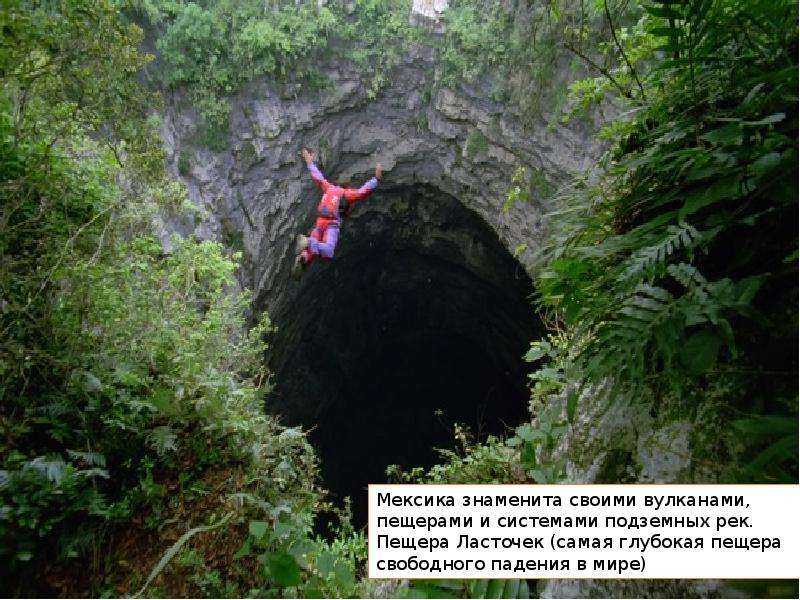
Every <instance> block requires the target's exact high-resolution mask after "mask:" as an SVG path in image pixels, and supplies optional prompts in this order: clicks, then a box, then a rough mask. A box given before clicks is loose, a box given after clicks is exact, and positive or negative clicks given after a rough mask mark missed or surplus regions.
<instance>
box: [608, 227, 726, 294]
mask: <svg viewBox="0 0 800 600" xmlns="http://www.w3.org/2000/svg"><path fill="white" fill-rule="evenodd" d="M716 233H717V230H716V229H712V230H710V231H707V232H700V231H698V230H697V229H695V228H694V227H692V226H691V225H689V224H688V223H680V224H678V225H669V226H668V227H667V235H666V237H665V238H663V239H661V240H659V241H658V242H657V243H655V244H651V245H649V246H645V247H644V248H640V249H639V250H637V251H635V252H634V253H633V254H631V256H630V257H629V258H628V260H627V261H626V262H625V264H624V266H623V269H622V274H621V275H620V280H623V281H627V280H631V279H635V278H642V277H647V278H648V279H652V278H653V277H655V276H656V275H658V274H659V272H660V271H661V269H663V266H664V265H665V264H666V263H667V261H668V260H669V258H670V257H671V256H673V255H675V254H676V253H678V252H680V251H683V252H690V251H691V250H693V249H694V248H696V247H697V246H698V245H699V244H700V243H701V242H703V241H705V240H708V239H710V238H711V237H713V236H714V235H715V234H716Z"/></svg>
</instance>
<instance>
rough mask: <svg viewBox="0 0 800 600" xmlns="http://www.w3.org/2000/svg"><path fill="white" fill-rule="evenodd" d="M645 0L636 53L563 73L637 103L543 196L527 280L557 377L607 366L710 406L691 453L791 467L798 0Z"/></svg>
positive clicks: (627, 379)
mask: <svg viewBox="0 0 800 600" xmlns="http://www.w3.org/2000/svg"><path fill="white" fill-rule="evenodd" d="M645 10H646V12H647V16H646V17H645V18H643V19H642V20H641V21H640V23H639V25H638V29H639V30H640V31H639V33H638V34H637V35H638V36H639V37H640V38H641V37H647V38H648V41H647V42H646V43H645V44H644V47H646V48H652V49H653V51H652V52H651V54H650V55H649V56H647V55H640V56H639V57H638V59H637V60H636V61H633V59H632V58H631V57H626V58H624V57H622V56H620V59H619V63H618V64H619V65H620V66H618V67H617V69H616V70H614V71H613V72H611V73H610V74H609V75H608V76H605V75H602V76H601V77H600V78H598V80H596V81H595V82H594V83H592V84H590V85H576V86H574V87H573V91H574V92H575V93H576V95H578V96H580V95H582V94H583V93H584V90H586V89H592V90H600V91H601V92H602V93H601V95H602V96H605V95H606V94H613V93H615V92H616V93H617V98H615V101H617V102H623V103H625V104H627V105H628V106H629V107H632V108H634V109H635V110H630V111H628V112H627V113H626V114H627V115H629V117H628V118H619V119H617V120H615V121H614V122H613V123H611V125H609V126H608V127H607V128H606V130H605V131H604V135H605V137H606V138H607V139H608V140H610V141H611V142H613V144H612V147H611V149H610V150H609V152H608V154H607V155H606V157H605V159H604V162H603V167H602V169H601V171H600V172H599V174H598V175H597V177H596V178H594V179H586V180H584V181H581V182H579V183H578V184H576V185H575V186H574V187H572V188H571V189H569V190H567V191H566V192H564V193H562V194H560V195H559V196H558V197H557V198H556V199H555V200H554V202H553V204H554V206H556V207H557V208H556V210H555V211H554V212H553V213H552V214H551V215H550V217H549V227H550V230H551V232H552V236H551V239H550V241H549V244H548V247H547V249H546V256H547V259H548V263H547V267H546V268H545V269H544V271H543V272H542V273H541V275H540V276H539V278H538V284H539V290H540V293H541V306H542V308H543V309H545V310H546V311H548V312H549V313H550V314H551V315H552V318H553V323H554V325H555V326H557V327H558V328H560V329H562V330H563V331H565V332H566V335H567V337H568V340H569V341H568V344H566V345H565V348H564V350H563V351H562V352H561V353H559V359H560V361H561V365H560V370H559V373H560V377H561V378H562V379H563V380H564V381H580V382H584V383H600V382H603V381H608V380H611V381H613V382H614V385H615V387H616V389H617V391H619V392H620V393H625V392H629V393H630V392H632V393H635V394H637V395H639V396H646V397H652V398H654V399H655V401H656V402H658V403H660V404H661V405H662V408H663V410H677V411H678V412H679V413H682V414H685V415H696V414H699V413H698V411H700V410H701V409H700V407H702V406H707V405H708V404H709V403H711V404H714V406H715V410H716V411H718V412H719V413H720V418H722V422H724V423H727V424H728V425H727V427H723V428H721V429H719V430H718V436H717V439H716V441H715V443H713V444H711V446H710V447H709V448H706V451H707V452H712V453H718V452H723V453H726V454H727V455H728V456H729V457H741V458H742V460H744V461H745V462H744V463H743V464H744V465H745V466H744V467H742V468H739V469H738V470H737V474H736V477H737V478H739V479H742V480H745V481H794V480H796V478H797V453H796V450H797V448H796V441H797V390H796V378H797V363H796V353H795V351H794V347H795V345H796V335H797V311H796V308H797V307H796V278H797V237H796V233H797V231H796V226H797V221H796V213H797V143H796V141H797V109H796V101H795V91H796V90H795V86H796V83H797V64H796V58H795V56H794V50H793V49H794V48H796V47H797V32H796V29H795V28H794V26H793V25H791V26H790V25H789V23H792V22H793V19H794V18H795V17H796V6H794V5H793V4H792V3H786V2H769V3H767V2H760V1H758V0H755V1H752V2H747V3H741V2H736V3H733V2H723V1H714V2H712V1H706V0H693V1H690V2H685V3H662V4H658V5H655V6H645ZM755 23H757V24H758V26H757V27H755V29H752V28H751V27H750V26H749V25H747V24H750V25H753V24H755ZM634 63H638V64H642V63H644V64H652V68H649V69H645V70H643V72H642V73H640V74H638V75H637V74H636V73H635V71H632V70H631V68H632V67H634ZM621 71H625V73H626V77H625V79H624V80H623V78H622V77H620V76H618V75H617V73H619V72H621ZM612 79H615V81H614V82H612V81H611V80H612ZM622 92H624V93H622ZM593 94H594V92H593ZM744 240H746V242H744V243H743V241H744ZM540 373H541V371H540ZM714 422H715V425H716V426H718V425H719V422H718V421H716V420H715V421H714ZM766 423H770V424H771V426H770V431H771V433H770V434H768V435H764V436H761V435H758V434H757V432H759V431H761V432H764V433H765V431H766ZM731 428H734V429H735V430H738V431H740V432H747V433H748V435H747V440H748V442H747V443H746V444H744V445H742V443H741V439H739V440H738V441H734V440H732V439H730V438H727V439H726V435H725V432H726V431H730V430H731Z"/></svg>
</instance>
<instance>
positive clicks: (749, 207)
mask: <svg viewBox="0 0 800 600" xmlns="http://www.w3.org/2000/svg"><path fill="white" fill-rule="evenodd" d="M408 4H409V3H408V2H405V1H404V2H396V3H395V2H388V1H387V0H357V1H356V2H355V5H354V7H353V10H352V12H350V11H348V9H347V8H346V6H344V5H342V4H339V3H332V4H331V6H322V7H320V6H318V4H317V3H310V2H302V3H299V4H298V3H294V2H292V3H289V2H282V1H275V2H261V1H259V2H255V1H251V0H243V1H241V2H196V3H193V2H189V3H183V2H177V1H173V0H127V1H126V2H124V3H112V2H111V1H110V0H108V1H106V0H102V1H98V0H72V1H70V2H62V3H44V4H40V3H31V2H27V1H26V0H12V1H9V2H6V3H4V4H3V7H2V11H1V12H0V19H1V20H2V25H3V33H4V43H3V45H2V48H0V73H1V74H2V83H3V86H2V90H1V91H0V199H1V200H2V202H1V204H0V234H1V235H0V251H1V254H0V256H2V262H0V265H2V268H0V327H2V337H0V431H1V432H2V436H0V461H1V462H2V465H0V579H1V580H2V581H3V583H4V584H6V588H7V589H9V590H11V591H12V592H14V593H22V592H24V593H31V591H32V588H31V585H36V586H38V588H37V589H36V590H34V591H39V592H42V593H52V592H53V591H54V590H59V591H60V592H61V593H62V595H76V594H78V593H80V594H85V593H92V594H94V595H100V594H106V595H119V594H122V593H131V594H132V593H135V592H137V591H139V593H140V595H149V596H160V595H170V594H171V595H204V596H243V595H248V594H249V595H256V596H261V597H277V596H281V595H283V596H306V597H319V596H346V597H352V596H359V595H372V593H373V592H374V591H375V588H374V586H375V584H371V583H370V582H369V581H365V580H363V577H362V575H363V572H364V562H365V559H366V543H365V538H364V534H363V532H360V531H356V530H354V529H353V527H352V525H351V522H350V515H349V508H348V506H345V507H344V508H335V507H332V506H330V505H329V504H327V503H326V502H325V496H324V493H323V491H322V490H321V489H320V488H319V487H318V481H317V459H316V457H315V455H314V452H313V449H312V448H311V446H310V445H309V443H308V441H307V439H306V436H305V435H304V433H303V432H301V431H299V430H298V429H294V428H286V427H283V426H281V425H280V424H279V423H278V422H276V421H275V420H274V419H273V418H271V417H268V416H266V415H265V414H264V413H263V398H264V395H265V393H266V392H267V391H268V389H269V385H268V380H269V376H268V373H266V372H265V370H264V368H263V364H262V362H263V361H262V355H263V352H264V350H265V344H264V334H265V333H266V332H268V331H269V329H270V323H269V320H268V319H267V318H266V317H262V319H261V320H260V321H258V322H256V323H252V322H248V321H247V318H246V315H248V311H249V308H250V303H251V297H250V295H249V292H247V291H246V290H245V291H239V287H238V284H237V281H236V277H235V275H236V271H237V268H238V263H239V261H240V260H241V255H240V254H239V253H238V252H232V251H230V250H226V249H225V248H224V247H223V245H221V244H218V243H214V242H199V241H197V240H195V239H193V238H181V237H178V236H175V237H173V238H171V239H169V240H166V239H159V238H158V237H157V235H156V232H155V229H154V227H153V220H154V218H155V217H156V216H158V215H163V214H172V213H179V212H182V211H185V210H190V209H189V207H188V206H187V205H186V197H185V192H184V190H183V188H182V187H181V186H180V185H179V184H177V183H176V182H174V181H171V180H169V179H168V178H167V176H166V174H165V171H164V164H163V163H164V156H163V153H162V151H161V148H160V141H159V139H158V135H157V127H158V120H157V118H155V117H149V118H148V117H147V116H146V115H147V114H148V113H149V112H151V111H152V109H153V108H157V107H158V106H159V100H158V97H157V96H155V95H153V94H152V93H150V92H148V91H147V90H146V89H145V88H143V87H142V86H140V85H139V83H138V80H137V78H138V77H139V76H140V75H141V74H142V73H143V72H149V73H151V74H152V73H153V69H152V63H151V59H152V57H150V56H148V55H145V54H143V53H141V52H140V51H139V50H137V48H139V47H140V46H141V45H142V44H143V39H144V33H143V31H142V29H140V28H139V27H138V26H136V25H134V24H132V23H130V22H127V23H126V22H125V21H124V20H120V16H119V12H118V10H117V8H118V7H120V6H122V8H124V9H125V14H127V15H128V16H131V15H133V16H134V17H135V20H139V21H141V22H142V23H143V24H144V25H145V26H146V27H147V29H148V31H149V33H152V34H153V37H154V38H155V39H156V42H155V47H156V49H157V51H158V53H159V59H158V61H159V63H158V68H157V69H155V73H156V74H157V77H158V78H159V81H160V84H161V85H163V86H164V87H165V88H167V89H171V90H174V91H177V92H180V93H183V94H185V95H186V99H187V101H188V102H189V103H190V104H191V105H192V106H193V107H194V108H195V109H196V110H197V111H198V112H199V113H200V115H201V116H202V117H203V125H202V128H201V130H200V131H198V132H197V140H199V141H201V142H203V143H205V144H207V145H209V146H211V147H214V148H223V147H226V145H227V133H226V129H227V120H228V116H229V105H228V98H229V96H231V95H233V94H235V93H237V92H238V91H239V90H240V89H241V87H242V85H243V84H244V83H245V82H247V81H250V80H252V79H255V78H259V77H269V78H270V81H275V82H282V83H287V84H288V83H291V82H296V81H306V82H308V81H316V82H318V83H321V82H322V79H321V76H320V74H319V73H318V71H317V61H319V60H321V58H320V57H321V56H322V54H324V53H325V52H328V51H330V52H331V53H335V54H336V55H338V56H344V57H345V58H347V59H348V60H352V61H353V62H354V63H355V64H356V65H358V66H359V67H361V68H362V69H363V71H364V72H365V75H364V77H365V83H366V85H367V87H368V95H369V96H370V97H375V95H376V94H377V93H379V91H380V90H381V89H382V87H383V86H384V85H385V83H386V81H387V80H388V73H389V71H390V69H392V68H393V67H394V66H396V65H397V64H398V62H399V61H400V59H401V57H402V56H403V51H404V49H405V48H406V47H407V44H408V43H409V42H411V41H420V40H422V39H423V38H422V37H421V36H422V34H421V33H419V32H415V31H414V30H412V29H411V28H410V27H409V25H408V20H407V16H408ZM447 19H448V29H447V33H446V34H445V36H444V39H443V40H441V44H442V47H441V55H440V69H439V73H438V76H439V78H440V81H441V82H443V83H445V84H447V85H456V84H460V83H474V84H481V83H484V82H485V81H484V77H487V76H488V75H487V74H490V72H494V74H495V75H496V77H494V79H493V81H494V84H495V85H496V86H497V87H496V88H495V92H496V94H497V97H499V98H502V99H504V100H507V101H509V102H512V103H514V104H516V105H517V106H518V107H519V108H521V109H522V111H523V112H525V113H526V114H527V115H528V116H529V117H530V116H532V115H534V114H540V111H541V110H542V107H543V106H547V110H548V111H549V112H552V113H553V114H555V115H558V117H559V118H563V119H566V120H569V119H571V118H574V117H576V116H579V115H583V114H588V113H589V112H591V111H594V110H598V111H601V112H602V111H604V110H608V109H612V110H613V112H614V113H616V114H617V117H616V118H614V119H612V120H610V121H609V122H608V124H607V126H606V127H605V128H604V130H603V131H602V132H601V137H602V139H604V140H605V141H606V142H607V143H608V144H609V150H608V152H607V154H606V155H605V157H604V159H603V161H602V162H601V164H600V165H599V168H598V170H597V171H596V172H595V173H591V174H587V175H586V176H585V177H582V178H580V179H579V180H577V181H575V182H574V183H573V185H571V186H569V187H567V188H565V189H561V190H560V191H559V192H558V193H556V194H555V195H554V196H551V197H550V200H549V202H550V205H551V208H552V212H551V213H550V215H549V216H548V219H547V227H548V234H549V237H548V239H547V240H546V245H545V246H544V247H543V248H542V249H541V252H542V259H543V265H544V267H543V268H542V270H541V272H540V273H539V274H538V277H537V284H538V290H539V294H540V296H539V306H540V309H541V313H542V314H543V316H544V318H545V319H546V321H547V323H548V324H549V325H550V327H551V331H550V333H549V335H548V336H547V337H546V338H545V339H542V340H539V341H537V342H535V343H533V344H532V345H531V348H530V351H529V352H528V354H527V355H526V356H525V360H527V361H528V362H530V363H531V364H532V365H535V366H536V369H535V370H534V372H533V373H532V374H531V380H530V381H531V403H530V407H531V417H532V418H531V421H530V422H528V423H523V424H521V425H519V426H517V427H515V428H514V431H513V434H512V435H511V436H509V437H508V438H507V439H499V438H496V437H490V438H489V439H487V440H476V439H474V438H472V437H471V436H470V434H469V432H468V431H467V430H466V429H464V428H463V427H457V428H456V430H455V435H454V437H455V442H456V449H455V450H449V449H446V450H441V461H440V464H438V465H435V466H433V467H432V468H430V469H421V468H417V469H412V470H410V471H407V472H406V471H403V470H402V469H400V468H397V467H390V469H389V471H388V474H389V476H390V478H391V479H392V480H394V481H399V482H436V483H466V482H486V483H516V482H530V481H533V482H536V483H552V482H557V481H560V480H562V479H563V478H564V476H565V469H566V464H565V463H566V457H565V456H563V454H562V453H559V452H558V451H557V450H558V448H559V447H560V446H561V444H562V442H563V441H564V436H565V435H566V434H567V432H569V431H570V430H571V429H572V428H574V426H575V420H576V415H577V414H578V403H579V401H580V399H581V398H583V397H585V395H586V394H587V393H591V392H592V390H604V393H609V394H610V396H611V397H612V400H613V398H626V397H630V396H634V395H635V396H637V397H640V398H645V399H647V400H648V402H650V403H651V404H652V407H653V414H654V415H655V418H656V419H659V420H661V421H663V422H667V421H669V420H670V419H673V420H675V419H685V420H690V421H692V422H693V423H697V424H698V427H697V431H696V432H695V435H694V438H693V440H692V441H693V443H694V447H693V448H692V450H693V453H694V455H695V456H698V457H701V458H702V457H707V458H709V459H711V460H713V461H714V463H715V468H716V469H717V471H718V472H717V476H718V478H719V479H720V480H734V481H745V482H787V481H796V480H797V435H798V433H797V388H796V382H797V354H796V343H797V330H798V322H797V262H798V250H797V175H798V173H797V160H798V157H797V101H796V91H797V30H796V27H795V23H796V22H797V6H796V4H793V3H790V2H788V1H787V0H780V1H775V0H747V1H746V2H741V1H733V0H685V1H681V2H678V1H658V2H655V3H646V4H642V5H641V6H640V5H638V4H634V3H625V4H621V5H616V4H614V3H611V4H609V3H608V2H607V1H605V0H604V1H598V2H593V3H589V4H585V3H576V2H572V1H565V2H563V3H558V2H554V3H546V4H542V5H535V6H530V5H528V3H523V2H519V3H515V2H511V3H500V4H498V3H486V2H481V1H479V0H459V1H454V2H453V3H452V6H451V9H450V10H449V12H448V16H447ZM148 65H150V66H149V67H148ZM565 65H572V66H571V68H570V69H566V71H565V69H564V67H565ZM148 69H149V70H148ZM589 71H591V72H592V73H593V75H596V77H595V76H591V77H582V78H580V79H578V80H577V81H574V82H572V83H571V85H570V86H569V97H567V96H566V93H565V91H564V90H566V87H567V86H566V81H564V82H560V81H555V80H554V79H553V76H554V73H556V72H558V73H563V72H567V73H569V72H571V73H572V74H575V73H581V74H583V75H585V74H586V73H588V72H589ZM489 79H492V78H491V77H489ZM562 83H563V85H562ZM547 90H556V91H557V92H558V93H559V94H561V95H560V96H559V97H558V98H552V97H549V96H547V95H546V94H545V92H546V91H547ZM562 92H564V93H563V94H562ZM430 93H431V91H430V90H426V92H425V94H426V95H427V96H428V97H429V96H430ZM562 104H563V106H561V105H562ZM562 108H563V109H564V110H563V111H562ZM487 143H488V142H487V139H486V137H485V136H484V135H483V133H481V132H480V131H479V130H477V129H475V130H473V131H472V132H471V133H470V134H469V136H468V137H467V139H466V144H465V149H464V150H465V153H466V154H467V155H468V156H469V157H471V158H474V157H475V156H477V155H478V154H479V153H481V152H484V151H485V150H486V148H487ZM237 160H239V163H240V166H241V167H242V168H247V165H252V163H253V162H254V161H256V160H258V156H257V153H256V150H255V147H254V146H252V145H246V146H244V147H243V150H242V153H241V155H240V156H238V157H237ZM191 167H192V155H191V153H190V152H189V151H188V150H183V151H181V154H180V156H179V159H178V170H179V172H180V173H181V174H183V175H185V174H187V173H189V171H190V170H191ZM523 175H524V173H522V174H518V179H515V181H514V182H513V183H521V181H522V180H523V179H524V177H523ZM544 188H547V190H546V191H547V193H546V194H545V193H544V191H543V190H544ZM551 192H552V190H551V189H549V185H548V183H547V181H545V180H544V178H543V176H541V174H539V175H538V176H536V175H534V177H532V178H531V179H530V189H529V190H524V189H522V187H521V185H520V186H516V187H515V188H514V189H513V190H512V195H511V196H510V197H509V204H510V203H512V202H516V201H517V200H520V199H522V200H524V198H525V196H526V195H528V196H530V195H532V194H535V195H537V196H550V193H551ZM223 235H224V236H225V239H226V241H227V242H228V243H227V244H226V245H227V247H228V248H230V247H237V246H239V245H241V239H240V238H237V237H236V236H237V232H236V231H235V230H234V229H233V228H232V227H231V226H228V228H227V229H225V230H224V231H223ZM238 235H241V234H238ZM520 251H521V250H520ZM617 401H621V400H617ZM323 512H324V513H329V514H332V515H334V516H335V518H336V519H335V520H336V525H335V526H333V528H332V529H333V530H332V531H331V532H330V534H329V535H327V536H324V537H323V536H321V535H319V533H318V531H316V530H315V527H314V525H315V519H316V518H317V517H318V516H319V515H320V513H323ZM86 565H88V567H87V566H86ZM43 574H45V575H46V576H43ZM32 581H33V582H35V584H31V582H32ZM532 591H533V590H531V589H530V588H529V587H528V584H527V583H526V582H520V581H509V582H500V581H481V582H465V581H445V582H436V583H431V582H427V583H422V582H412V583H411V584H403V585H398V586H396V587H394V588H391V589H385V590H382V591H381V593H383V594H395V595H398V596H405V597H420V596H421V597H482V596H486V597H509V598H514V597H527V596H528V595H529V594H530V593H532Z"/></svg>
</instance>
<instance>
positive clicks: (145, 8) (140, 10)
mask: <svg viewBox="0 0 800 600" xmlns="http://www.w3.org/2000/svg"><path fill="white" fill-rule="evenodd" d="M120 4H121V5H122V7H123V8H125V9H127V10H128V11H129V12H131V13H133V14H136V15H138V16H139V17H140V18H141V17H144V18H145V19H146V20H147V21H148V22H149V23H150V24H151V25H152V27H153V28H154V30H155V32H156V37H157V41H156V46H157V48H158V50H159V61H158V65H157V72H158V74H159V75H158V77H159V80H160V83H161V84H162V85H164V86H166V87H167V88H169V89H175V90H181V91H182V92H183V93H185V94H186V99H187V100H188V102H189V103H190V105H191V106H192V108H194V109H195V110H196V111H197V112H198V114H199V116H200V117H201V122H200V124H199V126H198V130H197V131H196V132H195V136H194V141H195V142H197V143H199V144H201V145H204V146H207V147H209V148H210V149H212V150H216V151H221V150H224V149H225V148H226V147H227V144H228V135H227V134H228V120H229V117H230V104H229V100H228V98H229V97H230V96H232V95H234V94H236V93H237V92H238V91H239V90H240V89H241V88H242V87H243V86H244V85H245V84H246V83H248V82H250V81H253V80H256V79H259V78H267V79H268V80H269V81H271V82H275V83H278V84H286V83H291V82H302V83H305V84H311V85H312V87H319V86H320V84H322V83H324V81H323V79H322V76H321V74H320V73H319V71H318V64H319V63H322V62H324V61H325V60H326V59H327V57H328V56H329V55H331V53H332V52H339V51H340V50H341V49H343V52H344V57H345V58H346V59H347V60H351V61H353V62H354V63H355V64H356V65H357V66H358V67H360V68H361V70H362V71H363V72H364V73H369V75H365V79H366V81H365V83H366V87H367V95H368V96H369V97H370V98H374V97H375V96H376V95H377V93H378V92H379V91H380V90H381V89H382V88H383V87H384V86H385V85H386V83H387V82H388V81H389V71H390V70H391V69H392V68H393V67H394V66H396V65H397V64H398V63H399V62H400V59H401V57H402V56H403V53H404V52H405V50H406V49H407V47H408V43H409V42H410V41H412V40H414V39H416V38H417V37H418V33H417V32H416V30H414V29H413V28H412V27H411V26H410V25H409V23H408V12H409V10H410V6H411V3H410V1H409V0H404V1H403V2H389V1H387V0H358V1H357V2H356V3H355V7H354V9H353V11H352V14H348V13H347V12H346V11H345V10H344V8H343V7H342V6H340V5H339V4H338V3H336V4H332V5H331V7H327V6H322V7H320V6H318V3H317V2H311V1H305V2H301V3H297V2H294V1H291V2H290V1H289V0H278V1H276V2H269V3H266V4H265V3H264V2H261V1H260V0H258V1H257V0H245V1H243V2H216V3H195V2H189V3H186V4H183V3H176V2H174V1H173V0H147V1H143V2H142V1H131V0H122V1H120ZM333 39H338V40H340V41H342V42H343V43H342V44H338V45H334V44H332V40H333Z"/></svg>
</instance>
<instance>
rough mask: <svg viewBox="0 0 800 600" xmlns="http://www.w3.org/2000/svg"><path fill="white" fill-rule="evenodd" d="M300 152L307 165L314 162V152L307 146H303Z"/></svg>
mask: <svg viewBox="0 0 800 600" xmlns="http://www.w3.org/2000/svg"><path fill="white" fill-rule="evenodd" d="M300 154H301V155H302V156H303V160H304V161H306V164H307V165H310V164H311V163H312V162H314V153H313V152H312V151H311V150H309V149H308V148H306V147H305V146H303V149H302V150H301V152H300Z"/></svg>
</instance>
